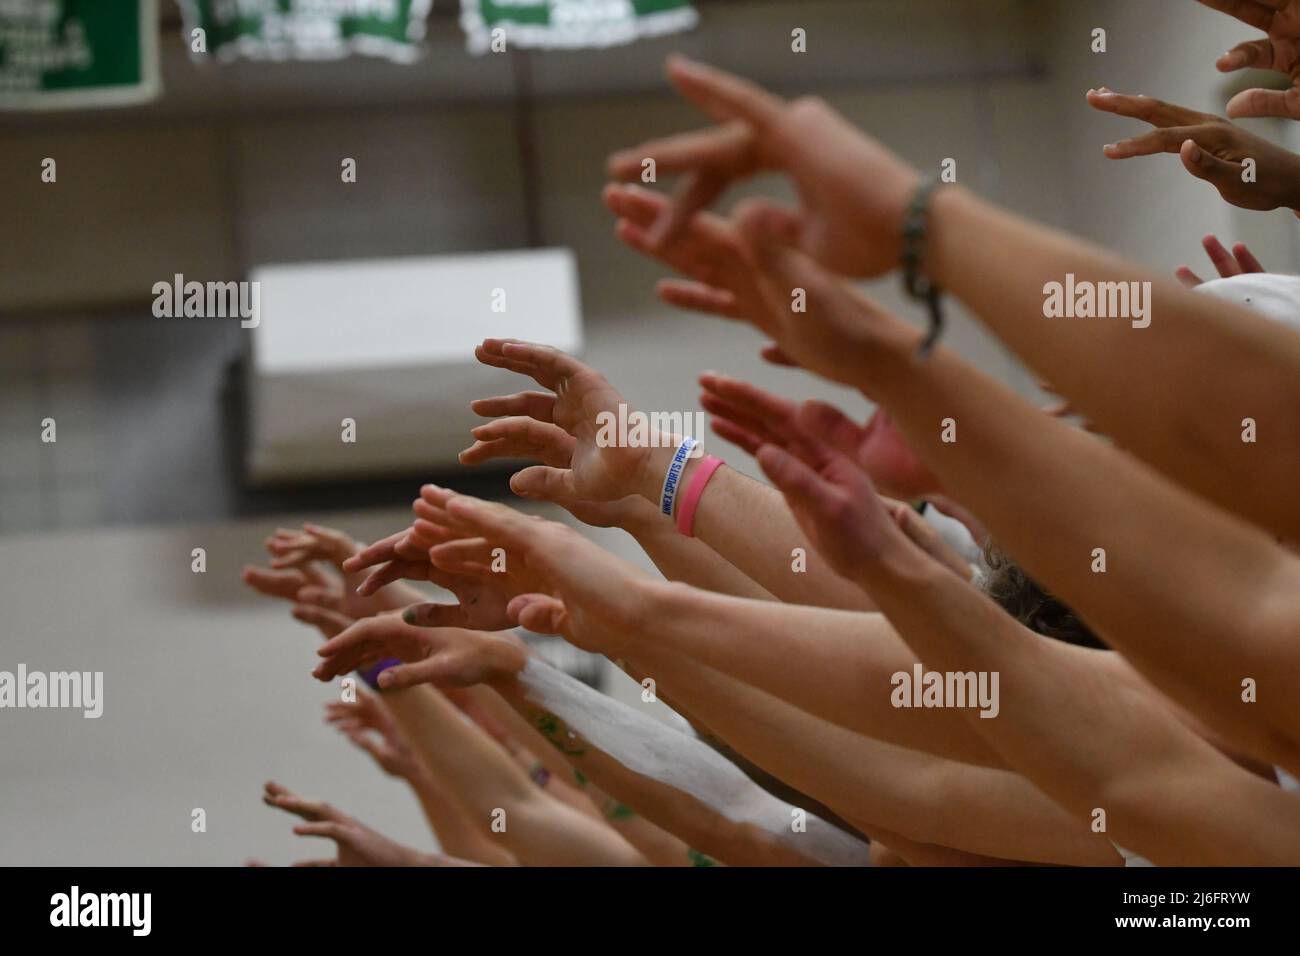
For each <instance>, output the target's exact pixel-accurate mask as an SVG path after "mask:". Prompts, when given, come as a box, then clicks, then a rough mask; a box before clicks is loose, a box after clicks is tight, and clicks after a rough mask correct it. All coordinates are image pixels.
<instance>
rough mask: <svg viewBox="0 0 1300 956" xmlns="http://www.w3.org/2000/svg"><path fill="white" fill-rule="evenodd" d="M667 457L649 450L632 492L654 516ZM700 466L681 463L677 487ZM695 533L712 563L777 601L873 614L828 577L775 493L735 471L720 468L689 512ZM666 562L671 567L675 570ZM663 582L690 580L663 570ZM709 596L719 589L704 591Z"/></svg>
mask: <svg viewBox="0 0 1300 956" xmlns="http://www.w3.org/2000/svg"><path fill="white" fill-rule="evenodd" d="M673 451H674V449H672V448H656V449H654V450H653V451H652V453H651V454H650V455H649V456H648V458H647V465H646V467H645V468H644V469H643V471H642V479H641V480H640V481H639V482H638V487H637V488H636V489H635V490H636V492H637V493H638V494H639V495H640V496H641V497H642V498H643V499H645V500H646V501H648V502H650V503H651V504H652V506H654V507H655V508H656V509H657V507H658V505H659V493H660V489H661V486H662V484H663V478H664V474H665V473H666V471H667V468H668V462H669V461H670V460H671V459H672V454H673ZM699 464H700V460H699V459H692V460H690V461H688V462H687V464H686V468H685V470H684V471H683V472H682V476H681V481H680V485H679V487H681V488H685V487H686V486H687V485H688V484H689V483H690V480H691V475H692V474H693V473H694V469H695V468H697V467H699ZM657 517H658V518H659V520H660V523H661V526H662V527H663V528H665V529H667V531H672V532H673V533H676V532H675V531H674V529H673V524H672V522H671V521H669V520H668V519H667V518H665V517H664V516H663V515H659V514H657ZM694 532H695V536H696V537H697V538H698V539H699V540H700V541H701V542H703V543H704V544H706V545H708V546H709V547H710V548H712V549H713V551H714V552H715V553H716V554H717V555H719V556H721V557H722V558H723V559H724V560H725V561H727V562H729V563H730V564H731V565H732V566H733V567H735V568H737V569H739V571H740V572H742V573H743V574H744V575H745V576H747V577H748V578H750V579H751V580H752V581H754V582H756V583H757V584H758V585H759V586H760V587H761V588H763V589H764V590H765V591H766V592H767V593H769V594H771V595H773V596H775V597H777V598H778V599H780V600H782V601H788V602H790V603H793V604H808V605H814V606H817V607H829V608H841V609H844V610H853V611H870V610H873V609H874V608H875V604H874V603H873V602H872V600H871V598H870V596H869V595H866V594H864V593H863V592H862V591H861V590H859V589H858V588H856V587H854V586H853V585H852V584H850V583H849V582H848V581H845V580H844V579H843V578H842V577H840V576H839V575H838V574H836V573H835V572H834V571H833V570H831V568H830V566H829V565H828V564H827V563H826V561H825V560H824V559H823V558H822V556H821V555H819V554H818V553H817V552H816V551H815V550H813V548H812V547H811V546H809V544H808V540H807V538H806V536H805V535H804V533H803V532H802V531H801V530H800V528H799V525H798V524H797V523H796V522H795V520H794V515H792V514H791V513H790V509H789V507H788V506H787V505H786V503H785V499H784V498H782V497H781V493H780V492H779V491H777V490H776V489H775V488H772V487H770V486H768V485H765V484H762V483H761V482H757V481H755V480H754V479H752V478H749V477H746V476H745V475H742V474H741V473H740V472H738V471H736V470H735V469H733V468H729V467H726V466H723V467H721V468H719V469H718V470H717V471H716V472H714V474H713V477H712V478H710V479H709V483H708V484H707V485H705V486H704V493H703V494H702V495H701V497H700V500H699V504H698V506H697V508H696V512H695V527H694ZM637 537H638V540H640V536H637ZM643 546H644V543H643ZM646 550H647V553H650V556H651V559H652V560H655V563H656V565H658V559H657V558H656V557H655V554H654V553H653V552H650V549H649V547H647V548H646ZM665 557H667V555H665ZM669 560H670V565H671V566H674V567H675V566H676V564H675V562H672V560H671V558H670V559H669ZM688 566H690V565H689V562H688ZM661 570H664V569H663V568H661ZM664 574H665V576H666V577H669V578H670V579H672V580H688V579H687V577H686V576H685V575H684V574H678V573H669V571H667V570H664ZM691 583H692V584H695V583H696V582H695V581H691ZM698 586H700V587H705V586H706V585H703V584H699V585H698ZM709 590H722V589H721V588H712V587H710V588H709ZM726 593H731V592H726ZM755 596H758V597H761V596H762V595H755Z"/></svg>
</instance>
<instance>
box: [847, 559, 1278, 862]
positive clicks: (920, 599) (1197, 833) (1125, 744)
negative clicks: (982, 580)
mask: <svg viewBox="0 0 1300 956" xmlns="http://www.w3.org/2000/svg"><path fill="white" fill-rule="evenodd" d="M862 573H863V583H864V585H869V586H880V587H883V588H884V589H885V590H883V591H882V592H881V593H887V594H888V595H889V605H890V606H889V607H888V608H887V609H886V610H887V613H889V614H891V615H892V616H893V619H894V620H895V621H896V622H897V623H898V625H899V627H900V630H901V633H902V634H903V635H904V636H905V637H906V638H907V639H908V640H909V641H910V642H911V645H912V646H913V647H914V648H915V649H916V650H917V652H918V653H919V654H921V656H922V657H923V658H924V659H925V660H926V662H927V663H928V664H929V665H930V666H931V667H933V668H934V669H935V670H937V671H939V672H941V673H945V672H946V673H954V674H966V673H972V672H973V673H975V674H977V675H979V674H985V675H990V677H991V675H995V674H996V675H997V676H998V685H997V686H998V688H999V689H1000V692H999V693H997V694H995V697H996V707H997V710H996V711H995V712H994V718H995V719H986V713H982V712H980V711H979V710H977V709H976V708H975V707H972V706H967V707H963V708H960V709H959V712H960V713H962V714H963V715H964V716H965V717H966V719H967V720H968V721H969V722H970V724H971V725H972V726H973V727H974V728H975V729H976V730H977V731H978V732H979V733H981V734H982V735H983V736H984V737H985V738H986V739H987V740H988V741H989V743H990V744H991V745H992V746H994V747H996V748H997V749H998V751H999V752H1000V753H1001V754H1002V755H1003V756H1004V757H1005V758H1006V759H1007V761H1008V763H1009V764H1011V766H1013V767H1014V768H1016V769H1017V770H1019V771H1020V772H1022V773H1024V774H1025V775H1026V776H1027V777H1028V778H1029V779H1030V780H1032V781H1034V782H1035V783H1036V784H1037V785H1038V786H1039V787H1040V788H1041V789H1042V790H1043V792H1045V793H1047V794H1048V795H1049V796H1051V797H1052V798H1053V799H1054V800H1056V801H1057V803H1059V804H1060V805H1061V806H1062V807H1065V808H1066V809H1068V810H1069V811H1071V813H1072V815H1073V816H1074V818H1075V820H1076V822H1077V824H1078V825H1080V826H1087V824H1088V823H1090V822H1091V818H1092V817H1093V815H1094V814H1095V811H1096V810H1097V809H1101V810H1104V811H1105V813H1106V816H1105V821H1106V828H1107V833H1108V834H1109V835H1110V837H1111V839H1113V840H1115V841H1116V842H1117V843H1120V844H1122V845H1124V846H1126V847H1128V848H1129V849H1132V850H1136V851H1138V852H1141V853H1142V854H1143V855H1145V856H1147V857H1149V858H1151V859H1153V860H1155V861H1157V862H1159V863H1163V864H1170V865H1173V864H1192V863H1199V864H1203V865H1205V864H1216V863H1217V864H1226V863H1231V862H1238V863H1240V862H1243V856H1242V854H1243V852H1245V853H1248V854H1249V853H1250V852H1253V851H1251V850H1247V849H1245V846H1247V845H1248V846H1251V847H1254V848H1255V849H1256V850H1258V849H1260V848H1261V844H1260V843H1259V842H1258V840H1257V838H1255V837H1252V836H1249V835H1247V834H1246V833H1245V832H1244V831H1246V830H1247V829H1249V828H1251V827H1257V826H1258V825H1259V824H1260V822H1261V820H1260V816H1259V811H1258V809H1257V807H1256V805H1255V804H1254V803H1252V802H1247V803H1245V804H1242V803H1239V802H1237V801H1234V802H1233V804H1232V805H1233V806H1234V808H1240V809H1239V810H1234V812H1233V813H1231V814H1224V813H1222V812H1219V813H1216V812H1215V811H1214V808H1213V805H1211V804H1209V803H1205V802H1203V800H1202V798H1201V797H1200V796H1199V794H1200V793H1201V787H1200V781H1202V780H1206V779H1215V780H1219V781H1221V782H1222V784H1223V785H1224V786H1226V787H1227V788H1228V789H1229V790H1230V791H1232V792H1234V793H1239V794H1240V796H1241V798H1242V799H1245V798H1246V796H1247V795H1248V794H1250V795H1254V796H1262V795H1265V790H1266V788H1267V787H1268V784H1265V783H1264V782H1263V781H1261V780H1260V779H1259V778H1257V777H1254V776H1252V775H1251V774H1250V773H1248V772H1247V771H1245V770H1242V769H1240V768H1238V767H1236V766H1235V765H1233V764H1232V763H1231V762H1230V761H1229V760H1228V758H1227V757H1225V756H1223V755H1222V754H1220V753H1218V752H1217V751H1216V750H1215V749H1214V748H1213V747H1212V746H1210V745H1209V744H1208V743H1207V742H1205V741H1204V740H1202V739H1200V738H1199V737H1197V736H1196V735H1195V734H1194V733H1192V732H1191V731H1190V730H1189V729H1188V728H1187V727H1185V726H1184V725H1183V724H1182V723H1181V722H1180V720H1179V718H1178V717H1177V715H1176V714H1175V712H1174V710H1173V709H1172V707H1171V706H1170V705H1168V704H1166V703H1164V702H1163V700H1162V699H1161V698H1160V697H1159V696H1158V695H1157V694H1156V693H1155V692H1153V691H1152V690H1151V689H1150V688H1149V687H1148V686H1147V685H1145V684H1144V683H1143V682H1141V681H1140V680H1137V679H1136V678H1135V677H1134V675H1133V674H1132V672H1130V671H1127V669H1126V668H1125V667H1124V666H1123V664H1122V662H1119V661H1118V659H1117V658H1116V657H1115V656H1114V655H1113V654H1110V653H1108V652H1099V651H1092V650H1086V649H1082V648H1075V647H1072V646H1069V645H1065V644H1060V643H1058V642H1053V641H1050V640H1049V639H1047V638H1043V637H1041V636H1039V635H1036V634H1033V633H1032V632H1030V631H1028V630H1027V629H1026V628H1024V627H1023V626H1022V625H1020V624H1019V623H1017V622H1015V621H1014V620H1012V619H1011V618H1010V617H1009V616H1007V615H1006V614H1005V613H1004V612H1003V611H1001V609H999V608H997V607H996V606H995V605H994V604H993V603H992V602H991V601H989V600H988V599H987V598H985V597H983V596H982V595H979V594H977V593H976V592H974V591H972V590H971V589H970V588H968V587H966V586H965V585H964V584H963V583H962V582H961V581H960V580H959V579H958V578H956V577H955V576H954V575H952V574H951V573H950V572H948V571H947V570H945V569H943V568H941V567H939V566H938V565H936V564H935V563H934V562H933V561H930V560H929V559H927V558H925V557H924V556H922V555H920V554H919V552H916V551H915V549H907V548H899V549H898V551H897V553H895V554H891V555H888V556H886V557H885V558H883V559H882V560H880V561H872V562H865V563H864V565H863V572H862ZM950 703H951V702H950ZM1098 739H1102V740H1105V741H1106V746H1104V747H1097V746H1096V741H1097V740H1098ZM1273 789H1276V788H1273ZM1266 802H1268V803H1274V801H1273V800H1272V799H1271V798H1269V799H1268V800H1267V801H1266ZM1155 808H1158V809H1155ZM1289 818H1290V819H1291V820H1295V819H1300V805H1297V806H1296V807H1294V808H1293V811H1292V812H1291V813H1290V814H1289ZM1269 829H1270V830H1272V829H1276V826H1275V825H1271V826H1269ZM1243 840H1244V841H1245V844H1243ZM1297 847H1300V839H1295V838H1292V839H1287V840H1285V841H1283V845H1282V846H1280V847H1278V852H1280V853H1282V854H1284V855H1286V856H1289V857H1290V858H1291V859H1292V860H1294V859H1295V858H1296V857H1295V852H1296V848H1297ZM1245 859H1252V858H1251V857H1250V856H1247V857H1245ZM1254 859H1255V860H1256V861H1258V860H1257V858H1254ZM1272 859H1273V860H1274V861H1277V860H1279V859H1281V857H1279V856H1277V855H1274V856H1273V857H1272Z"/></svg>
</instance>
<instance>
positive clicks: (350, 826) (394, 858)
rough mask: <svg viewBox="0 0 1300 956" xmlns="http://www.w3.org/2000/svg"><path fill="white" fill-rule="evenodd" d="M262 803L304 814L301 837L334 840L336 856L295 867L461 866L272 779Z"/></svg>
mask: <svg viewBox="0 0 1300 956" xmlns="http://www.w3.org/2000/svg"><path fill="white" fill-rule="evenodd" d="M262 802H263V803H265V804H266V805H267V806H270V807H276V808H277V809H280V810H285V811H287V812H289V813H292V814H293V815H294V816H297V817H301V818H302V819H303V821H304V822H302V823H299V824H297V825H296V826H295V827H294V828H293V832H294V833H296V834H298V835H299V836H319V837H328V838H329V839H331V840H333V841H334V844H335V847H336V855H335V856H333V857H327V858H321V859H312V860H301V861H299V862H297V863H295V864H294V866H459V865H464V864H462V863H460V862H459V861H455V860H452V859H450V858H449V857H442V856H439V855H438V854H435V853H421V852H420V851H418V850H415V849H412V848H411V847H409V846H403V845H402V844H400V843H396V842H394V841H393V840H390V839H388V837H386V836H383V835H382V834H380V833H376V832H375V831H374V830H372V829H370V828H369V827H368V826H366V825H364V824H363V823H361V822H359V821H357V820H354V819H353V818H352V817H350V816H348V815H347V814H346V813H344V812H343V811H342V810H337V809H335V808H334V807H332V806H330V805H329V804H328V803H324V802H323V801H320V800H308V799H306V798H304V797H300V796H298V795H297V794H296V793H294V792H293V791H292V790H289V789H288V788H286V787H282V786H280V785H279V784H278V783H276V782H275V781H268V782H267V784H266V789H265V792H264V793H263V794H262Z"/></svg>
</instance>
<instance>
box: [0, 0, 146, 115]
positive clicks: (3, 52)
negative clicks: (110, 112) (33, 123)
mask: <svg viewBox="0 0 1300 956" xmlns="http://www.w3.org/2000/svg"><path fill="white" fill-rule="evenodd" d="M158 90H159V85H158V3H157V0H0V109H22V110H32V109H37V110H39V109H59V108H79V107H86V106H124V105H127V104H131V103H140V102H143V101H145V100H149V99H152V98H153V97H155V96H157V95H158Z"/></svg>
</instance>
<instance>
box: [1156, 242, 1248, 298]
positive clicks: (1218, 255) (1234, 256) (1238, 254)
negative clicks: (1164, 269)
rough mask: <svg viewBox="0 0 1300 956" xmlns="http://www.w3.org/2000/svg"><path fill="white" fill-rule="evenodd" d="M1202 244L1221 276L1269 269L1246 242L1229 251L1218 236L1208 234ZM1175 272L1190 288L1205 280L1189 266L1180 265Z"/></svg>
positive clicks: (1229, 276)
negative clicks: (1247, 246) (1248, 247)
mask: <svg viewBox="0 0 1300 956" xmlns="http://www.w3.org/2000/svg"><path fill="white" fill-rule="evenodd" d="M1201 245H1202V246H1203V247H1204V248H1205V254H1206V255H1207V256H1209V257H1210V262H1211V263H1212V264H1213V265H1214V268H1215V270H1216V271H1217V272H1218V273H1219V277H1220V278H1223V279H1228V278H1231V277H1232V276H1239V275H1243V274H1244V273H1247V272H1267V271H1268V270H1267V269H1265V268H1264V266H1263V265H1262V264H1261V263H1260V261H1259V260H1258V259H1256V258H1255V256H1254V254H1253V253H1252V252H1251V251H1250V250H1249V249H1247V248H1246V244H1245V243H1242V242H1239V243H1237V244H1236V245H1235V246H1233V247H1232V252H1229V251H1228V250H1227V249H1225V248H1224V247H1223V243H1221V242H1220V241H1219V240H1218V237H1217V236H1206V237H1205V238H1204V239H1202V240H1201ZM1175 274H1176V275H1177V276H1178V281H1179V282H1181V283H1182V284H1183V285H1185V286H1187V287H1188V288H1189V289H1190V288H1194V287H1196V286H1198V285H1200V284H1201V283H1202V282H1204V281H1205V280H1204V279H1202V278H1201V277H1200V276H1198V275H1197V274H1196V273H1195V272H1193V271H1192V270H1191V269H1189V268H1188V267H1187V266H1179V267H1178V270H1177V272H1176V273H1175Z"/></svg>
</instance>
